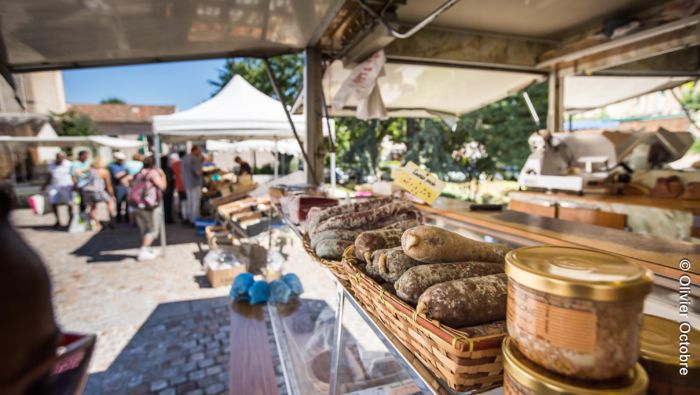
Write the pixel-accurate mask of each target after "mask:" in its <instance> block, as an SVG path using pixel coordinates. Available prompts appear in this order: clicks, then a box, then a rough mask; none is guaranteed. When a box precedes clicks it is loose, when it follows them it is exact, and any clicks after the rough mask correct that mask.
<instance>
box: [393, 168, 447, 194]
mask: <svg viewBox="0 0 700 395" xmlns="http://www.w3.org/2000/svg"><path fill="white" fill-rule="evenodd" d="M391 175H392V177H393V178H394V184H396V185H398V186H400V187H402V188H403V189H405V190H407V191H408V192H409V193H411V194H412V195H413V196H415V197H417V198H419V199H421V200H422V201H424V202H426V203H428V204H433V202H434V201H435V199H437V198H438V196H440V192H442V190H443V189H445V183H444V182H442V181H440V179H438V178H437V177H436V176H435V175H434V174H431V173H429V172H427V171H426V170H423V169H421V168H420V167H418V165H416V164H415V163H413V162H408V163H407V164H406V166H404V167H401V168H398V169H396V170H394V171H393V172H392V173H391Z"/></svg>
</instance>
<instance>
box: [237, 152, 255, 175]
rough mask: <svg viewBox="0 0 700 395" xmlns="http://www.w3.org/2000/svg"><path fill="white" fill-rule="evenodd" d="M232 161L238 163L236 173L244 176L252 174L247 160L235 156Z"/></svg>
mask: <svg viewBox="0 0 700 395" xmlns="http://www.w3.org/2000/svg"><path fill="white" fill-rule="evenodd" d="M234 162H236V163H237V164H238V175H239V176H246V175H248V176H252V175H253V169H251V168H250V165H249V164H248V162H246V161H244V160H243V159H241V157H240V156H237V157H236V158H235V159H234Z"/></svg>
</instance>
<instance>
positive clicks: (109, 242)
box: [72, 224, 204, 263]
mask: <svg viewBox="0 0 700 395" xmlns="http://www.w3.org/2000/svg"><path fill="white" fill-rule="evenodd" d="M166 229H167V235H166V236H167V242H168V245H176V244H187V243H202V242H204V237H203V236H198V235H197V233H196V232H195V230H194V229H193V228H190V227H187V226H184V225H179V224H173V225H167V226H166ZM159 243H160V241H159V240H158V241H156V242H155V243H154V246H158V245H159ZM140 245H141V235H140V232H139V229H138V228H137V227H136V226H132V225H126V224H117V225H116V226H115V228H114V229H109V228H108V227H105V228H103V229H102V230H100V231H99V232H96V233H94V234H93V236H92V237H90V239H89V240H88V241H87V242H86V243H85V244H83V245H82V246H80V247H78V248H77V249H76V250H75V251H73V252H72V254H73V255H76V256H81V257H87V258H88V260H87V262H88V263H110V262H120V261H124V260H127V259H135V258H136V253H134V254H121V253H115V254H110V253H109V252H110V251H120V250H129V249H138V248H139V246H140ZM199 249H200V251H201V247H199Z"/></svg>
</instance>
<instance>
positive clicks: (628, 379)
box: [502, 337, 648, 395]
mask: <svg viewBox="0 0 700 395" xmlns="http://www.w3.org/2000/svg"><path fill="white" fill-rule="evenodd" d="M502 350H503V371H504V372H503V393H504V395H613V394H614V395H643V394H645V393H646V390H647V384H648V378H647V375H646V373H645V372H644V369H643V368H642V366H641V365H640V364H635V365H634V366H633V367H632V368H631V369H628V370H627V371H626V372H625V373H623V374H622V375H621V376H618V377H616V378H614V379H609V380H580V379H573V378H570V377H567V376H562V375H559V374H557V373H554V372H552V371H549V370H547V369H545V368H543V367H542V366H539V365H536V364H535V363H533V362H532V361H530V360H528V359H527V358H526V357H525V356H524V355H523V354H522V353H521V352H520V351H518V349H517V348H516V347H515V345H514V344H513V342H512V338H510V337H508V338H506V339H505V340H504V341H503V345H502Z"/></svg>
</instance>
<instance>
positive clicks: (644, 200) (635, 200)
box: [509, 191, 700, 212]
mask: <svg viewBox="0 0 700 395" xmlns="http://www.w3.org/2000/svg"><path fill="white" fill-rule="evenodd" d="M509 196H510V198H511V199H518V198H519V197H520V198H525V199H527V198H530V199H542V200H549V201H557V202H558V201H570V202H578V203H581V204H596V203H607V204H625V205H636V206H647V207H656V208H663V209H667V210H681V211H690V212H693V211H700V200H686V199H668V198H652V197H649V196H618V195H582V196H579V195H571V194H567V193H545V192H532V191H527V192H511V193H510V194H509Z"/></svg>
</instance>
